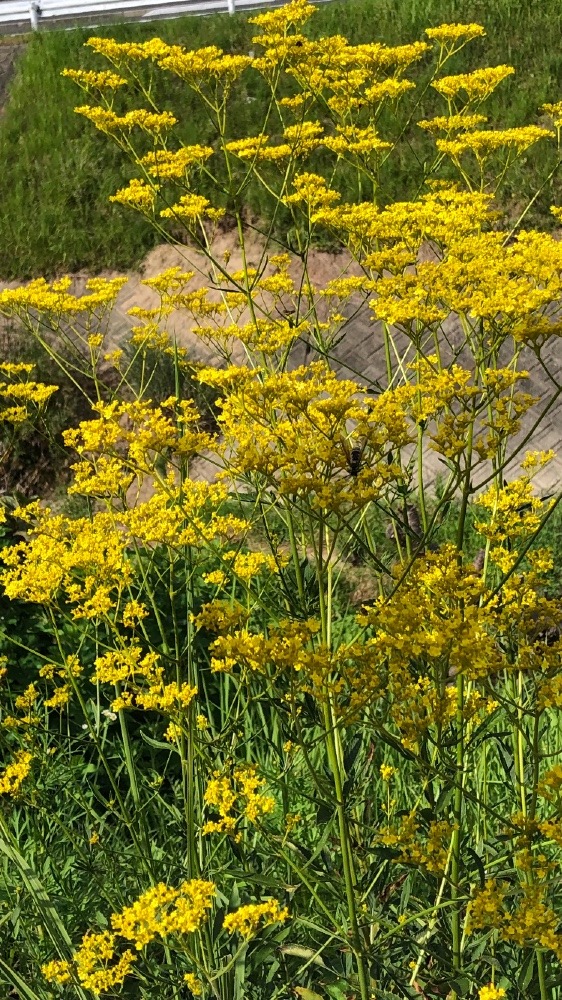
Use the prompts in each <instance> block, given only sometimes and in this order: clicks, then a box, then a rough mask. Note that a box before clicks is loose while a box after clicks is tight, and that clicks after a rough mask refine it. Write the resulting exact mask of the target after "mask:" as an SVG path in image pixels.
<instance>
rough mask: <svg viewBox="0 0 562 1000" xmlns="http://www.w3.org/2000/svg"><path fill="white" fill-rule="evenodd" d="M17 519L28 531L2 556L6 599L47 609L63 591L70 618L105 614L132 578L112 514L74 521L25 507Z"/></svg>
mask: <svg viewBox="0 0 562 1000" xmlns="http://www.w3.org/2000/svg"><path fill="white" fill-rule="evenodd" d="M20 516H22V517H23V518H24V520H26V521H27V522H28V523H29V524H30V525H31V526H30V529H29V532H28V539H27V540H26V541H22V542H18V543H17V544H15V545H12V546H9V547H8V548H6V549H4V550H3V552H2V561H3V562H4V564H5V566H6V567H7V568H6V569H5V570H4V571H3V572H2V574H1V580H2V583H3V586H4V588H5V593H6V595H7V596H8V597H10V598H11V599H14V598H19V599H20V600H24V601H33V602H37V603H42V604H51V603H52V602H53V601H55V600H56V599H57V597H58V595H59V594H60V593H61V592H63V593H64V594H65V596H66V599H67V600H68V601H69V602H70V603H72V604H74V605H75V607H74V609H73V615H74V617H75V618H98V617H99V616H102V615H105V614H107V612H108V611H109V609H110V608H111V607H112V606H113V603H114V600H115V595H116V594H119V593H120V592H121V591H122V590H123V588H124V587H126V586H127V584H128V583H129V582H130V581H131V579H132V575H133V570H132V565H131V563H130V561H129V559H128V558H127V555H126V553H125V539H124V537H123V532H122V531H121V530H119V529H118V528H117V527H116V525H115V522H114V519H113V517H112V515H110V514H104V513H97V514H94V516H93V517H92V518H91V519H90V518H76V519H73V518H68V517H65V516H63V515H62V514H52V513H51V511H50V510H49V508H40V507H39V506H38V505H28V507H26V508H24V509H23V510H22V511H20Z"/></svg>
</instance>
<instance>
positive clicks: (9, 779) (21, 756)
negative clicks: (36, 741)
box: [0, 750, 33, 795]
mask: <svg viewBox="0 0 562 1000" xmlns="http://www.w3.org/2000/svg"><path fill="white" fill-rule="evenodd" d="M32 761H33V754H32V753H30V752H29V751H28V750H19V751H18V752H17V753H16V755H15V760H14V762H13V764H8V766H7V767H5V768H4V770H3V771H2V773H1V774H0V795H17V793H18V791H19V789H20V787H21V785H22V784H23V782H24V781H25V779H26V778H27V776H28V775H29V773H30V772H31V763H32Z"/></svg>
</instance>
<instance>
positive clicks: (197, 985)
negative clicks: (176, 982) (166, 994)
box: [183, 972, 203, 997]
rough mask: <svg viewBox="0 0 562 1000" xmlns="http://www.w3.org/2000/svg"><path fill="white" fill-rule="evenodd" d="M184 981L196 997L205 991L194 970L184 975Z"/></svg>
mask: <svg viewBox="0 0 562 1000" xmlns="http://www.w3.org/2000/svg"><path fill="white" fill-rule="evenodd" d="M183 981H184V983H185V984H186V986H187V988H188V989H189V990H191V992H192V994H193V996H194V997H200V996H201V994H202V993H203V987H202V985H201V982H200V980H199V979H198V978H197V976H196V975H195V974H194V973H193V972H186V974H185V976H184V977H183Z"/></svg>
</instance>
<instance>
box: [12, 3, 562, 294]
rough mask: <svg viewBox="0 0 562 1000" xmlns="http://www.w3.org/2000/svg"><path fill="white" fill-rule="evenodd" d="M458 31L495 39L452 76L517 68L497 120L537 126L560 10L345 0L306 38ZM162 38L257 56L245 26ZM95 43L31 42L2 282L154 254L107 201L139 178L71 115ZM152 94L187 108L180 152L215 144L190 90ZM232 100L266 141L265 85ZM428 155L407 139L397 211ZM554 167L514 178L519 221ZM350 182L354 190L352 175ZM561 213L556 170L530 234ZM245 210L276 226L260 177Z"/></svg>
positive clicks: (16, 126) (395, 176)
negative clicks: (78, 69)
mask: <svg viewBox="0 0 562 1000" xmlns="http://www.w3.org/2000/svg"><path fill="white" fill-rule="evenodd" d="M459 20H468V21H478V22H479V23H482V24H484V26H485V27H486V30H487V32H488V37H487V39H486V44H485V45H484V43H483V41H482V40H479V39H475V41H474V44H473V47H472V49H471V52H470V54H469V53H468V52H466V51H465V50H461V51H460V52H459V53H458V54H457V55H456V56H455V57H454V58H453V60H452V61H451V63H450V72H466V71H468V70H471V69H474V68H475V67H476V66H484V65H488V64H489V65H495V64H497V63H502V62H509V63H510V64H512V65H514V66H515V68H516V70H517V74H516V76H515V77H513V78H511V79H507V80H506V81H505V83H504V86H503V88H501V89H499V90H498V91H495V92H494V93H493V94H491V95H490V100H489V103H488V108H489V111H490V114H491V115H492V117H493V118H495V120H497V121H501V122H502V123H503V125H504V126H506V127H508V126H513V125H517V124H519V123H520V122H522V121H526V122H533V123H536V122H539V123H540V113H539V111H538V109H539V108H540V106H541V105H542V104H543V103H544V102H545V101H549V100H551V95H552V94H553V93H558V91H559V88H560V85H561V80H562V64H561V60H562V56H561V54H560V45H559V40H560V32H561V30H562V13H561V11H560V5H559V3H558V2H557V0H541V3H534V2H532V0H521V2H514V0H494V2H491V3H486V4H483V3H482V2H481V0H469V2H462V3H459V2H458V0H424V2H423V3H420V2H416V3H413V2H410V3H395V2H394V0H344V2H340V3H330V4H326V5H322V7H321V8H320V9H319V11H318V14H317V15H316V18H315V19H314V21H313V22H311V23H310V25H307V26H305V28H304V30H305V32H307V33H309V34H310V35H311V36H312V37H316V38H320V37H322V36H323V35H324V36H328V35H331V34H334V33H338V34H342V35H344V36H345V37H347V38H348V39H349V41H350V42H352V43H353V44H357V43H359V42H363V41H371V40H372V39H373V37H375V35H376V38H377V40H378V41H382V42H385V43H386V44H390V45H395V44H398V43H404V42H408V41H411V40H413V39H417V38H420V37H421V36H422V33H423V31H424V29H425V28H426V27H428V26H430V25H437V24H440V23H442V22H443V21H452V22H454V21H459ZM158 30H159V32H160V35H161V37H162V38H163V40H164V41H165V42H168V43H169V44H180V45H186V46H187V47H188V48H197V47H198V46H203V45H209V44H216V45H218V46H219V47H221V48H223V49H224V50H225V51H228V52H235V53H238V54H242V55H244V54H247V53H248V52H249V51H250V50H251V48H252V41H251V38H252V32H253V29H252V25H251V24H249V23H248V21H247V18H246V17H245V16H244V15H242V14H240V15H236V16H235V17H234V18H231V17H228V16H217V17H214V16H213V17H205V18H193V17H187V18H179V19H177V20H172V21H164V22H162V24H161V25H160V26H159V29H158ZM89 33H90V32H89V31H88V30H84V29H80V30H76V31H49V32H39V33H36V34H34V35H33V36H32V38H31V39H30V41H29V42H28V44H27V46H26V50H25V54H24V55H22V56H21V57H20V60H19V63H18V72H17V75H16V77H15V79H14V80H13V81H12V83H11V86H10V92H9V100H8V101H7V103H6V106H5V108H4V109H3V114H2V116H1V118H0V197H1V201H2V212H1V213H0V276H1V277H2V278H4V279H12V278H16V279H27V278H33V277H36V276H37V275H38V274H44V275H46V276H48V277H49V276H50V277H52V276H55V275H57V274H61V273H66V271H68V270H77V269H80V268H87V269H88V270H89V271H90V272H92V270H94V271H97V270H99V269H100V268H103V267H111V268H118V269H123V268H129V267H136V266H137V265H138V264H139V263H140V261H141V260H142V259H143V257H144V255H145V254H146V253H147V252H148V251H149V250H150V249H151V248H152V247H153V246H154V245H155V243H156V242H157V239H158V237H157V234H156V233H155V231H154V229H152V228H151V227H150V226H149V225H147V223H146V221H145V220H144V219H142V218H141V217H140V216H139V217H137V218H132V219H126V217H124V216H123V214H122V213H120V212H119V210H118V208H117V207H116V206H115V205H112V204H111V203H110V202H109V201H108V197H109V195H110V194H112V193H113V192H114V191H115V190H116V189H117V188H118V187H120V186H121V185H122V184H123V183H124V182H125V181H126V180H127V179H128V174H127V165H126V163H124V161H123V160H122V159H121V158H120V157H119V155H118V154H117V152H116V151H115V150H114V149H113V148H112V147H108V145H107V144H106V143H104V142H103V139H102V137H100V136H99V135H98V134H97V133H96V132H92V130H91V129H89V128H88V127H87V123H86V122H84V121H83V120H81V119H80V118H78V117H77V116H76V115H74V113H73V108H74V104H75V93H74V88H73V86H72V84H71V82H70V81H69V80H67V79H65V78H63V77H61V76H60V72H61V70H62V69H63V68H64V67H65V66H84V68H90V69H93V68H95V67H94V59H93V57H92V55H91V53H90V52H89V50H88V49H84V47H83V42H85V41H86V39H87V37H88V35H89ZM100 33H101V34H108V35H114V36H115V37H116V38H117V39H118V40H120V41H131V42H135V41H138V42H143V41H146V40H147V39H148V38H149V37H150V36H151V34H153V28H152V26H151V25H150V24H144V25H140V24H136V25H134V24H131V25H119V26H115V27H109V28H105V29H104V30H103V31H101V32H100ZM424 71H425V68H424V67H420V68H418V67H416V66H414V67H412V75H413V77H412V78H413V79H416V80H420V81H421V80H422V79H424V76H423V74H424ZM418 72H419V73H420V74H421V76H419V77H418ZM281 85H283V81H282V82H281ZM154 86H155V88H156V91H155V97H156V100H157V102H158V103H159V105H160V106H162V107H167V106H168V103H167V102H168V99H170V100H171V103H172V104H173V105H174V106H176V107H179V104H177V102H178V101H179V102H181V106H182V108H183V112H182V116H181V130H182V141H184V142H186V143H188V144H189V143H192V142H195V141H198V142H206V141H214V136H215V132H214V128H215V127H214V125H213V124H212V122H210V121H209V119H208V118H207V117H206V116H205V114H204V110H203V108H202V107H201V105H200V104H199V103H198V102H197V100H196V99H195V96H194V95H193V94H192V93H191V92H190V91H186V90H185V89H183V90H182V88H181V84H180V83H179V81H178V84H177V86H176V85H175V84H174V81H173V80H171V79H170V78H162V79H160V78H155V80H154ZM38 95H41V97H40V99H38ZM418 96H419V95H418ZM425 96H426V97H427V98H428V99H429V100H428V106H427V107H425V108H424V110H423V114H421V115H420V116H419V117H426V118H431V117H433V116H434V115H435V114H438V111H437V110H436V109H437V107H438V106H439V101H438V99H437V95H435V93H434V92H433V91H432V90H431V89H430V90H429V91H427V93H426V95H425ZM231 99H232V101H233V107H232V114H231V115H230V116H229V121H228V122H227V127H228V128H229V129H231V130H232V133H233V134H232V136H231V137H232V138H239V137H241V136H244V135H246V134H250V133H251V132H255V131H257V130H259V128H260V124H261V122H262V121H263V118H264V115H265V113H266V108H267V101H268V89H267V85H266V83H265V81H263V80H261V79H260V78H258V77H257V76H256V77H254V78H249V77H248V78H246V77H243V78H242V79H241V80H239V81H238V82H237V86H236V88H235V90H234V92H233V94H232V95H231ZM431 153H432V147H431V143H430V142H429V141H428V137H427V136H424V133H423V131H422V130H421V129H413V128H412V129H410V130H409V132H408V142H407V143H406V142H404V143H403V144H402V145H401V149H400V152H398V150H397V155H395V156H394V158H393V169H392V172H391V173H387V174H386V175H385V177H384V178H383V180H384V183H383V185H382V194H384V196H385V197H387V198H388V199H390V200H393V199H394V198H397V197H400V198H403V197H415V196H416V192H417V191H418V190H419V186H420V183H423V176H424V162H425V160H426V157H427V156H428V155H429V156H431ZM543 155H545V156H547V157H550V158H551V160H550V163H551V165H552V166H553V165H554V163H555V162H556V157H555V151H554V149H551V150H548V151H547V150H546V149H544V150H543ZM543 166H544V164H543V162H542V160H539V161H538V162H537V159H536V157H535V156H533V155H529V156H522V157H521V158H520V159H519V160H518V163H517V165H516V167H515V169H514V170H512V171H511V173H510V175H509V178H508V179H507V180H508V186H507V187H506V189H505V191H504V196H505V205H506V207H507V206H508V205H509V207H510V210H511V212H512V214H513V215H514V216H515V217H516V216H517V214H518V212H519V210H520V208H521V207H522V206H523V205H526V204H527V203H528V201H529V200H530V198H531V197H532V196H533V195H534V194H535V193H536V191H537V189H538V187H539V185H540V183H541V182H543V181H544V180H545V178H546V177H547V176H548V174H549V172H550V171H549V170H548V169H547V170H545V171H543V169H542V168H543ZM343 169H344V170H345V167H344V168H343ZM320 172H322V169H321V168H320ZM539 178H540V181H539ZM347 182H348V183H349V184H351V185H355V184H356V175H355V174H354V172H353V170H350V171H349V173H348V175H347ZM560 201H561V190H560V177H559V173H558V172H556V173H555V174H554V175H553V177H552V178H551V179H550V180H549V181H548V182H547V183H546V185H545V187H544V188H543V190H542V191H541V192H540V193H539V196H538V198H537V200H536V201H535V202H534V204H533V206H532V209H531V213H532V219H533V223H536V222H537V221H538V222H540V224H541V226H545V225H548V224H549V223H548V220H549V205H550V204H551V203H553V202H556V203H557V204H559V203H560ZM245 203H246V207H247V210H249V211H250V213H251V214H254V215H256V214H257V215H263V214H264V213H266V214H267V212H269V210H270V207H271V203H270V200H269V198H268V195H267V192H266V191H264V189H263V187H261V186H260V185H259V184H255V183H254V182H253V178H250V179H249V181H248V186H247V189H246V191H245ZM178 234H179V230H178ZM327 235H328V234H323V236H324V238H326V237H327Z"/></svg>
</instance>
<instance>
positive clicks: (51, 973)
mask: <svg viewBox="0 0 562 1000" xmlns="http://www.w3.org/2000/svg"><path fill="white" fill-rule="evenodd" d="M71 970H72V966H71V964H70V962H66V961H56V960H55V961H52V962H46V963H45V965H42V966H41V972H42V973H43V975H44V976H45V979H46V980H47V982H49V983H57V984H58V985H59V986H62V985H63V984H64V983H68V982H69V980H70V976H71Z"/></svg>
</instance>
